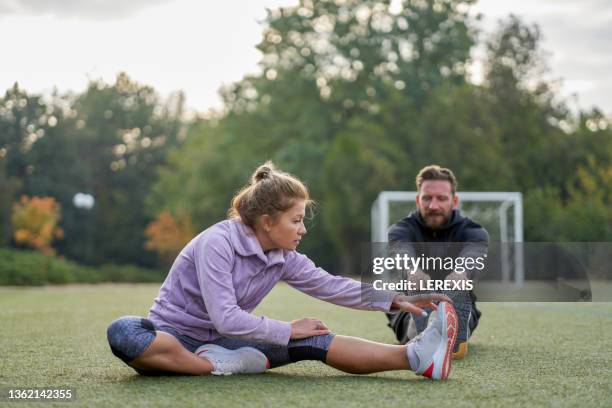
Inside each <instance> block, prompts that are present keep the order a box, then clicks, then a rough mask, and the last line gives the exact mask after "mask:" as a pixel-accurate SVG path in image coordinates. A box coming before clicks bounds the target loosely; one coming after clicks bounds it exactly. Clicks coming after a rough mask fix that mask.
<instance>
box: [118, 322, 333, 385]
mask: <svg viewBox="0 0 612 408" xmlns="http://www.w3.org/2000/svg"><path fill="white" fill-rule="evenodd" d="M158 331H161V332H165V333H168V334H171V335H172V336H174V337H176V339H177V340H178V341H179V342H180V343H181V344H182V345H183V347H185V348H186V349H187V350H189V351H191V352H192V353H193V352H194V351H195V350H196V349H197V348H198V347H200V346H201V345H203V344H217V345H219V346H221V347H225V348H227V349H230V350H235V349H238V348H240V347H254V348H256V349H258V350H259V351H261V352H262V353H264V354H265V355H266V357H268V360H269V361H270V368H274V367H280V366H282V365H285V364H289V363H295V362H297V361H302V360H319V361H322V362H325V359H326V357H327V351H328V350H329V346H330V344H331V342H332V340H333V338H334V334H327V335H323V336H314V337H309V338H307V339H301V340H291V341H289V344H288V345H286V346H280V345H276V344H267V343H259V342H254V341H248V340H240V339H232V338H227V337H221V338H218V339H215V340H210V341H206V342H202V341H200V340H196V339H194V338H192V337H189V336H186V335H184V334H181V333H180V332H179V331H178V330H176V329H175V328H173V327H171V326H158V325H156V324H154V323H153V322H152V321H151V320H149V319H145V318H143V317H139V316H124V317H121V318H119V319H117V320H115V321H114V322H112V323H111V324H110V326H109V327H108V330H107V333H106V334H107V337H108V344H109V345H110V348H111V351H112V352H113V354H114V355H115V356H117V357H118V358H120V359H121V360H123V361H124V362H125V363H126V364H128V365H129V363H130V361H132V360H134V359H135V358H136V357H138V356H139V355H141V354H142V353H143V352H144V351H145V350H146V349H147V347H149V345H151V343H152V342H153V340H155V337H156V336H157V332H158ZM130 367H131V366H130ZM135 370H136V371H137V372H139V373H140V374H153V373H152V372H144V371H143V370H138V369H135Z"/></svg>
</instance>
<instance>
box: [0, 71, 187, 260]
mask: <svg viewBox="0 0 612 408" xmlns="http://www.w3.org/2000/svg"><path fill="white" fill-rule="evenodd" d="M183 103H184V98H183V96H182V94H177V95H175V96H173V97H172V98H170V99H169V100H168V101H166V102H162V101H161V100H160V98H159V97H158V95H157V94H156V92H155V90H154V89H152V88H151V87H148V86H144V85H140V84H138V83H136V82H134V81H133V80H131V79H130V78H129V77H128V76H127V75H126V74H119V75H118V77H117V80H116V82H115V83H114V84H111V85H108V84H104V83H102V82H100V81H92V82H91V83H90V84H89V87H88V89H87V90H86V91H85V92H84V93H82V94H80V95H53V96H52V97H50V98H42V97H39V96H36V95H27V94H26V93H25V92H24V91H23V90H21V89H19V87H18V86H17V85H15V87H13V88H12V89H10V90H9V91H7V93H6V95H5V97H4V98H3V99H0V186H1V187H0V188H1V189H2V192H3V193H5V192H6V194H2V198H1V199H0V206H1V207H0V208H10V204H11V203H12V202H14V201H16V199H17V197H19V196H20V195H22V194H23V195H29V196H32V195H39V196H51V197H54V198H56V200H57V201H58V202H59V203H60V204H61V207H62V224H61V227H62V228H63V230H64V231H65V237H64V239H63V240H62V241H60V242H58V245H57V249H58V252H59V253H61V254H63V255H65V256H68V257H70V258H73V259H76V260H79V261H82V262H86V263H88V264H101V263H104V262H121V263H139V264H141V265H146V266H151V265H152V264H154V262H155V255H154V254H153V253H151V252H146V251H144V243H145V237H144V234H143V232H144V229H145V227H146V225H147V224H148V223H149V222H150V221H151V220H152V219H153V217H152V216H150V215H149V214H147V213H146V212H145V211H143V207H144V200H145V198H146V197H147V195H148V193H149V191H150V187H151V184H152V183H153V182H154V181H155V180H156V172H155V171H154V168H155V167H156V166H158V165H160V164H162V163H164V162H165V160H166V156H167V152H168V151H169V150H170V149H171V148H172V147H175V146H177V145H179V144H180V142H181V140H182V135H183V134H182V127H183V118H182V115H183ZM15 181H18V183H16V182H15ZM78 192H83V193H89V194H92V195H93V196H94V198H95V200H96V201H95V205H94V207H93V209H91V210H84V209H79V208H76V207H75V206H74V204H73V202H72V201H73V197H74V196H75V194H76V193H78ZM1 214H2V216H1V217H0V218H2V219H0V224H2V228H3V230H4V229H9V230H10V225H9V223H8V222H7V221H6V220H5V219H4V218H6V217H5V214H6V213H5V212H4V210H3V211H2V212H1ZM3 236H4V234H3ZM8 241H9V240H8V239H7V238H6V237H5V238H4V239H3V242H4V243H7V242H8ZM0 243H1V242H0Z"/></svg>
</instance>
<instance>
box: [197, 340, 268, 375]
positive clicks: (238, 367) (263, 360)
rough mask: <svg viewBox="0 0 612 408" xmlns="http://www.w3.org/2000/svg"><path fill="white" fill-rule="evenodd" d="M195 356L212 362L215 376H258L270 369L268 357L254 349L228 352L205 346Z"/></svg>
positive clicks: (208, 345)
mask: <svg viewBox="0 0 612 408" xmlns="http://www.w3.org/2000/svg"><path fill="white" fill-rule="evenodd" d="M195 354H196V355H197V356H198V357H201V358H205V359H207V360H208V361H210V362H211V364H212V365H213V371H212V372H211V374H213V375H231V374H257V373H263V372H264V371H266V369H268V368H270V362H269V361H268V358H267V357H266V355H265V354H264V353H262V352H261V351H259V350H257V349H256V348H253V347H241V348H239V349H237V350H228V349H226V348H224V347H221V346H218V345H216V344H205V345H203V346H200V347H198V349H197V350H196V351H195Z"/></svg>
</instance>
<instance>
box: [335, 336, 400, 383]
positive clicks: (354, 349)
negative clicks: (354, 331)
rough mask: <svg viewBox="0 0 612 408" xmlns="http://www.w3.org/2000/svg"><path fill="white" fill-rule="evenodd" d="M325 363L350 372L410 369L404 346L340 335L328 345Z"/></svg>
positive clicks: (365, 372) (364, 372)
mask: <svg viewBox="0 0 612 408" xmlns="http://www.w3.org/2000/svg"><path fill="white" fill-rule="evenodd" d="M325 363H326V364H328V365H330V366H332V367H334V368H337V369H338V370H342V371H344V372H347V373H351V374H368V373H376V372H379V371H390V370H410V364H408V357H407V355H406V346H396V345H392V344H383V343H376V342H373V341H369V340H364V339H360V338H357V337H348V336H340V335H336V336H334V339H333V340H332V342H331V344H330V345H329V350H328V351H327V358H326V360H325Z"/></svg>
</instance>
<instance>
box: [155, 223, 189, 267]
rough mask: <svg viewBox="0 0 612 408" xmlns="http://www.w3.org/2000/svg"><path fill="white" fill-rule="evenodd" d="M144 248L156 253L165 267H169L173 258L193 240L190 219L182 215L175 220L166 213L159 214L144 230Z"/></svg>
mask: <svg viewBox="0 0 612 408" xmlns="http://www.w3.org/2000/svg"><path fill="white" fill-rule="evenodd" d="M145 236H146V237H147V242H146V243H145V248H146V249H148V250H149V251H155V252H157V255H158V256H159V258H160V260H161V261H162V262H163V263H164V264H165V265H170V264H171V263H172V261H173V260H174V257H176V255H177V254H178V253H179V252H180V250H181V249H183V247H184V246H185V245H186V244H187V243H188V242H189V241H190V240H191V239H192V238H193V236H194V227H193V222H192V221H191V217H189V215H186V214H182V215H180V216H179V217H177V218H176V219H175V217H173V216H172V214H170V213H169V212H168V211H163V212H161V213H160V214H159V215H158V216H157V219H156V220H155V221H153V222H151V223H150V224H149V225H148V226H147V229H146V230H145Z"/></svg>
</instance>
